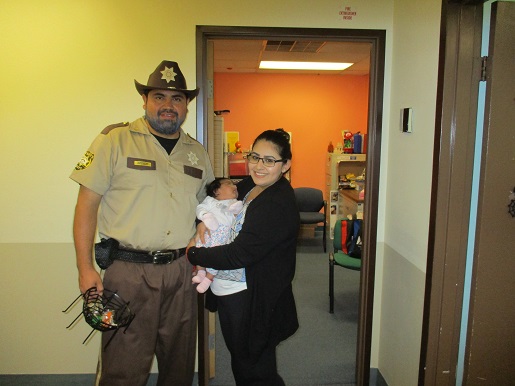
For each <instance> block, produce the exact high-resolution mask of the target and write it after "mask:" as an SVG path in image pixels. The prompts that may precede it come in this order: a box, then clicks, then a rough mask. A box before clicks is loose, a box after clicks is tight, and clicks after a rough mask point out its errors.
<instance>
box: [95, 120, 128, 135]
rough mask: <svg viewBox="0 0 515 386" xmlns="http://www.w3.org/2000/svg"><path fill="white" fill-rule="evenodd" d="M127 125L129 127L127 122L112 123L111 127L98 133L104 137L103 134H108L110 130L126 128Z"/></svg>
mask: <svg viewBox="0 0 515 386" xmlns="http://www.w3.org/2000/svg"><path fill="white" fill-rule="evenodd" d="M128 125H129V122H120V123H113V124H112V125H109V126H107V127H106V128H105V129H104V130H102V131H101V132H100V133H101V134H104V135H105V134H107V133H109V132H110V131H111V130H113V129H116V128H117V127H122V126H128Z"/></svg>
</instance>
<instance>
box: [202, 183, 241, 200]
mask: <svg viewBox="0 0 515 386" xmlns="http://www.w3.org/2000/svg"><path fill="white" fill-rule="evenodd" d="M206 192H207V195H208V196H211V197H213V198H216V199H217V200H230V199H232V198H238V189H236V185H234V183H233V182H232V181H231V180H230V179H229V178H215V179H214V180H213V181H212V182H211V183H210V184H208V185H206Z"/></svg>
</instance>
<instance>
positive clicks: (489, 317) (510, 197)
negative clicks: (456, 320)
mask: <svg viewBox="0 0 515 386" xmlns="http://www.w3.org/2000/svg"><path fill="white" fill-rule="evenodd" d="M490 26H491V28H490V44H489V53H488V59H487V65H486V110H485V129H484V138H483V154H482V160H481V175H480V188H479V207H478V216H477V229H476V245H475V253H474V268H473V274H472V286H471V288H472V291H471V298H470V314H469V323H468V334H467V345H466V352H465V367H464V377H463V379H464V385H480V384H481V385H484V384H490V385H508V384H513V382H514V379H515V367H514V366H513V357H512V355H513V349H514V347H515V334H513V321H514V320H515V307H514V305H515V280H514V277H513V276H514V273H515V259H514V258H513V257H514V255H515V196H514V195H515V134H514V133H515V130H514V127H513V122H515V104H514V101H515V76H513V74H514V72H515V60H514V58H515V3H514V2H505V1H498V2H495V3H493V4H492V16H491V24H490Z"/></svg>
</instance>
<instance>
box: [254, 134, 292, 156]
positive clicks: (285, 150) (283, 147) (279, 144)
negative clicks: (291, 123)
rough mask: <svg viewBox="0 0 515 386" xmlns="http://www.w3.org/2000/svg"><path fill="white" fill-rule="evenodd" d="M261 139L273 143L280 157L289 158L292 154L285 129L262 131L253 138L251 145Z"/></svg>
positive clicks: (288, 136) (288, 135)
mask: <svg viewBox="0 0 515 386" xmlns="http://www.w3.org/2000/svg"><path fill="white" fill-rule="evenodd" d="M262 140H264V141H268V142H272V143H273V144H274V145H275V147H276V149H277V152H278V153H279V156H280V157H281V159H290V160H291V158H292V154H291V146H290V134H288V133H287V132H286V131H284V130H283V129H276V130H266V131H263V132H262V133H261V134H259V135H258V136H257V138H256V139H255V140H254V143H253V144H252V147H254V145H255V144H256V142H258V141H262Z"/></svg>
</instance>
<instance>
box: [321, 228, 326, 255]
mask: <svg viewBox="0 0 515 386" xmlns="http://www.w3.org/2000/svg"><path fill="white" fill-rule="evenodd" d="M326 224H327V221H324V234H323V236H322V238H323V240H324V253H325V252H327V238H326V237H327V236H326Z"/></svg>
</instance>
